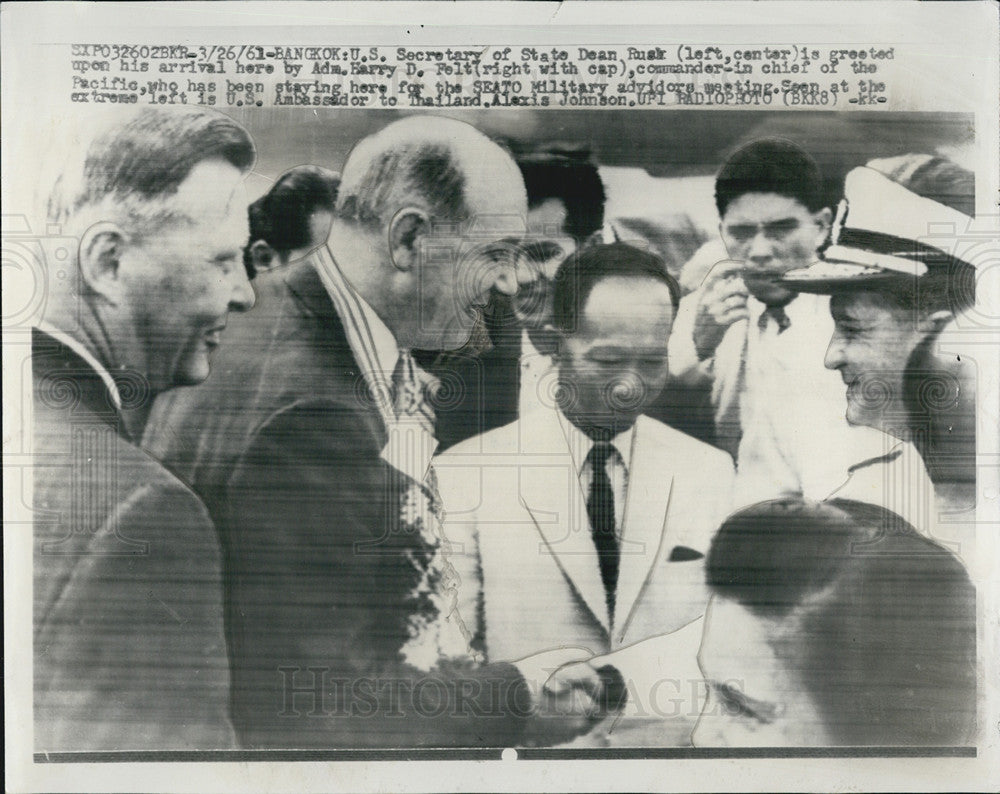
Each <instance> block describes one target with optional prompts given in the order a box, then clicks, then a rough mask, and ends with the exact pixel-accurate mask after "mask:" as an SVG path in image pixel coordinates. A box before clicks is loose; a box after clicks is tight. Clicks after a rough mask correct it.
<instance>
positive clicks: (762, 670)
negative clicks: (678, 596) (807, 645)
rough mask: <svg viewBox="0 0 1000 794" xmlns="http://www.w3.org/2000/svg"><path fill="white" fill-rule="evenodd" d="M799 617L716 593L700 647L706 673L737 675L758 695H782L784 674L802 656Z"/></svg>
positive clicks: (717, 676)
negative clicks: (777, 615) (763, 611)
mask: <svg viewBox="0 0 1000 794" xmlns="http://www.w3.org/2000/svg"><path fill="white" fill-rule="evenodd" d="M794 625H795V621H794V620H793V619H792V618H791V617H789V618H788V619H786V620H778V619H770V618H767V617H764V616H761V615H759V614H757V613H755V612H753V611H751V610H749V609H747V608H746V607H744V606H743V605H742V604H739V603H738V602H736V601H734V600H732V599H728V598H720V597H718V596H717V597H715V598H714V599H712V603H711V608H710V609H709V611H708V614H707V615H706V623H705V630H704V633H703V637H702V645H701V650H700V653H699V658H700V659H701V662H702V666H703V668H704V672H705V674H706V676H707V677H708V678H709V679H711V680H714V681H717V682H725V681H737V682H740V683H741V684H742V685H743V686H742V687H741V691H743V692H745V693H746V694H747V695H749V696H751V697H756V698H758V699H764V698H780V696H781V692H780V682H779V681H778V680H777V679H778V676H779V675H780V676H782V677H784V676H785V675H790V674H791V673H792V672H793V671H794V668H795V666H796V664H797V662H796V660H797V659H798V658H799V657H800V656H801V654H800V653H799V651H800V649H799V648H798V647H797V644H796V643H795V638H794V630H792V629H793V627H794Z"/></svg>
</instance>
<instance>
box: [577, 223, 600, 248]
mask: <svg viewBox="0 0 1000 794" xmlns="http://www.w3.org/2000/svg"><path fill="white" fill-rule="evenodd" d="M603 243H604V229H603V228H602V229H596V230H595V231H593V232H591V233H590V234H588V235H587V236H586V237H585V238H584V239H583V240H581V241H580V248H581V249H582V248H590V247H591V246H595V245H602V244H603Z"/></svg>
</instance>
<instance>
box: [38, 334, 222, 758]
mask: <svg viewBox="0 0 1000 794" xmlns="http://www.w3.org/2000/svg"><path fill="white" fill-rule="evenodd" d="M32 378H33V387H34V460H35V465H34V511H35V519H34V541H35V542H34V658H35V665H34V673H35V686H34V688H35V748H36V750H38V751H82V750H90V751H114V750H176V749H199V750H212V749H227V748H230V747H233V746H235V737H234V735H233V730H232V726H231V724H230V722H229V719H228V691H229V664H228V660H227V657H226V645H225V638H224V632H223V611H222V583H221V570H220V554H219V547H218V541H217V538H216V535H215V530H214V528H213V526H212V523H211V521H210V520H209V518H208V514H207V512H206V511H205V507H204V506H203V505H202V504H201V502H200V501H199V500H198V498H197V497H196V496H195V495H194V494H193V493H192V492H191V491H190V490H189V489H188V488H187V487H186V486H184V485H183V484H182V483H181V482H180V481H179V480H177V478H175V477H174V476H173V475H171V474H170V473H169V472H168V471H167V470H166V469H165V468H163V466H162V465H160V464H159V463H158V462H157V461H155V460H153V459H152V458H150V457H149V456H148V455H146V454H145V453H144V452H142V451H141V450H140V449H139V448H138V447H137V446H135V445H134V444H133V443H132V441H131V440H130V439H129V438H128V436H127V434H126V432H125V430H124V426H123V424H122V421H121V417H120V415H119V413H118V411H117V410H116V408H115V405H114V403H113V401H112V398H111V396H110V393H109V391H108V388H107V387H106V386H105V384H104V382H103V381H102V380H101V377H100V376H99V375H98V373H97V372H96V371H95V370H94V369H93V368H92V367H91V365H90V364H88V363H87V362H86V361H84V360H83V359H82V358H81V357H79V356H78V355H77V354H76V353H74V352H73V351H72V350H71V349H70V348H68V347H66V346H65V345H63V344H62V343H60V342H59V341H57V340H56V339H54V338H53V337H51V336H49V335H47V334H45V333H43V332H41V331H37V330H36V331H35V332H34V336H33V340H32ZM120 385H121V386H122V387H123V388H121V389H120V391H121V393H122V395H123V400H124V401H125V402H126V408H127V407H128V405H127V403H128V401H129V400H130V399H133V398H134V399H136V400H141V399H143V398H144V397H143V394H142V390H141V383H139V382H133V383H131V384H130V385H131V386H132V387H135V389H136V390H135V391H131V392H130V391H129V390H128V389H126V388H124V387H125V386H127V385H129V384H126V383H121V384H120Z"/></svg>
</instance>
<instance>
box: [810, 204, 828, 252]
mask: <svg viewBox="0 0 1000 794" xmlns="http://www.w3.org/2000/svg"><path fill="white" fill-rule="evenodd" d="M813 220H814V221H815V222H816V228H817V229H819V235H818V236H817V238H816V247H817V248H818V247H819V246H820V245H822V244H823V243H825V242H826V238H827V235H828V234H829V233H830V224H831V223H833V212H832V211H831V210H830V208H829V207H823V209H821V210H820V211H819V212H814V213H813Z"/></svg>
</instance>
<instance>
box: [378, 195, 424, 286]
mask: <svg viewBox="0 0 1000 794" xmlns="http://www.w3.org/2000/svg"><path fill="white" fill-rule="evenodd" d="M430 226H431V219H430V217H429V216H428V215H427V213H426V212H424V211H423V210H422V209H419V208H418V207H404V208H403V209H401V210H400V211H399V212H397V213H396V214H395V215H393V216H392V220H391V221H389V229H388V231H389V255H390V256H391V257H392V264H393V267H395V268H396V269H397V270H399V271H402V272H404V273H407V272H410V271H411V270H413V269H414V268H416V266H417V264H418V261H417V260H418V257H419V256H420V238H421V237H422V236H424V235H426V234H429V233H430Z"/></svg>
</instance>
